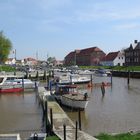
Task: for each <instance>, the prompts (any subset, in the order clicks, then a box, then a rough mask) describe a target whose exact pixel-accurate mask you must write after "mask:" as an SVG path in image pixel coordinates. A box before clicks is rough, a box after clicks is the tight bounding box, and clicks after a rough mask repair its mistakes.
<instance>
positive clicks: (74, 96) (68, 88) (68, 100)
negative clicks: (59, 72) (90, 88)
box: [53, 85, 88, 110]
mask: <svg viewBox="0 0 140 140" xmlns="http://www.w3.org/2000/svg"><path fill="white" fill-rule="evenodd" d="M53 95H54V97H55V98H56V100H57V101H58V102H59V103H61V104H62V105H65V106H68V107H70V108H74V109H80V110H84V109H85V108H86V106H87V104H88V95H87V93H84V94H82V93H79V92H78V91H77V86H76V85H57V86H56V90H55V92H54V93H53Z"/></svg>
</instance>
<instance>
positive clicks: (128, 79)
mask: <svg viewBox="0 0 140 140" xmlns="http://www.w3.org/2000/svg"><path fill="white" fill-rule="evenodd" d="M129 83H130V70H129V71H128V75H127V84H128V86H129Z"/></svg>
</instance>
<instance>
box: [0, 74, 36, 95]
mask: <svg viewBox="0 0 140 140" xmlns="http://www.w3.org/2000/svg"><path fill="white" fill-rule="evenodd" d="M34 87H35V83H34V82H32V81H31V80H30V79H23V78H19V77H17V76H15V75H1V76H0V93H10V92H21V91H23V90H24V89H29V88H34Z"/></svg>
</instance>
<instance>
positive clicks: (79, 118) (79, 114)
mask: <svg viewBox="0 0 140 140" xmlns="http://www.w3.org/2000/svg"><path fill="white" fill-rule="evenodd" d="M78 121H79V130H81V111H80V108H79V110H78Z"/></svg>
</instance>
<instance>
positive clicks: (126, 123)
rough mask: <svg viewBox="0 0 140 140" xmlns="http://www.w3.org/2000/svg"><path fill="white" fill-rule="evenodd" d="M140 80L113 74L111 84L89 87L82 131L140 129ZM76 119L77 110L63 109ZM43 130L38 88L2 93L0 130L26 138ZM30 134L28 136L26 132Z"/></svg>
mask: <svg viewBox="0 0 140 140" xmlns="http://www.w3.org/2000/svg"><path fill="white" fill-rule="evenodd" d="M110 80H111V79H110V77H100V78H99V77H93V83H101V82H103V81H104V82H110ZM139 85H140V79H130V85H129V86H128V85H127V78H117V77H113V79H112V86H107V87H105V95H104V96H102V92H101V88H100V87H99V86H97V87H96V86H95V87H93V88H88V87H84V88H86V92H88V96H89V103H88V106H87V108H86V109H85V110H84V111H82V112H81V118H82V130H83V131H85V132H87V133H89V134H90V135H98V134H99V133H101V132H105V133H121V132H128V131H139V130H140V86H139ZM63 109H64V110H65V111H66V113H67V114H68V116H69V117H70V118H71V119H72V120H73V121H74V122H75V121H76V120H78V112H77V111H74V110H72V109H67V108H63ZM42 129H43V122H42V109H41V107H40V106H39V104H38V100H37V98H36V93H35V91H30V92H27V93H17V94H0V133H20V134H21V135H22V137H23V138H25V133H26V136H29V134H30V133H33V132H41V131H42ZM27 134H28V135H27Z"/></svg>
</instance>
